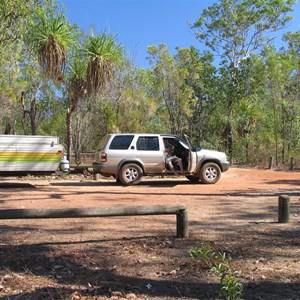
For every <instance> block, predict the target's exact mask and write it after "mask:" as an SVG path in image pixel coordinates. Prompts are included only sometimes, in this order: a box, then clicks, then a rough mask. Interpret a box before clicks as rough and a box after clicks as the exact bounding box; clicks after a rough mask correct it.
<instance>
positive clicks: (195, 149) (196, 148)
mask: <svg viewBox="0 0 300 300" xmlns="http://www.w3.org/2000/svg"><path fill="white" fill-rule="evenodd" d="M193 150H194V151H195V152H199V151H200V150H201V147H200V145H196V146H195V147H194V149H193Z"/></svg>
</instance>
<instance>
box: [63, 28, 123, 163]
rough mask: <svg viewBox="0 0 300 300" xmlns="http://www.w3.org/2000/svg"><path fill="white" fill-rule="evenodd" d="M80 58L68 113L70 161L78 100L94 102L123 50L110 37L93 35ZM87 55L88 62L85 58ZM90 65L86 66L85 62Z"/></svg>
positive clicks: (73, 68) (73, 72) (73, 75)
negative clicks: (73, 118)
mask: <svg viewBox="0 0 300 300" xmlns="http://www.w3.org/2000/svg"><path fill="white" fill-rule="evenodd" d="M83 50H84V51H81V50H79V51H78V53H77V54H78V55H77V56H76V57H74V58H73V62H72V65H71V66H70V69H71V78H70V81H69V82H70V85H69V89H68V90H69V97H70V100H71V107H70V109H69V110H68V113H67V140H68V159H69V160H70V153H71V144H72V135H71V133H72V129H71V115H72V112H73V111H74V110H75V109H76V107H77V104H78V101H79V100H86V99H87V98H89V99H93V98H94V99H95V98H97V96H98V95H99V94H100V93H101V91H102V90H103V88H104V87H105V86H106V84H107V83H109V82H110V80H111V79H112V78H113V73H114V72H113V71H114V66H115V64H116V63H117V62H118V61H119V60H120V59H121V58H122V57H123V48H122V47H121V46H120V45H119V44H118V43H116V41H115V39H114V37H113V36H111V35H107V34H105V33H103V34H100V35H97V36H95V35H93V34H91V35H90V36H89V37H88V38H87V40H86V43H85V44H84V46H83ZM86 56H87V58H88V59H86ZM86 62H87V63H86Z"/></svg>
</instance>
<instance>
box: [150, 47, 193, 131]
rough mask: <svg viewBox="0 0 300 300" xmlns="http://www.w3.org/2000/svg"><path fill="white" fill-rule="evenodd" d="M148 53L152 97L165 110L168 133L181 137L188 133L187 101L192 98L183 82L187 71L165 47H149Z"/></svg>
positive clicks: (188, 115) (188, 113) (189, 90)
mask: <svg viewBox="0 0 300 300" xmlns="http://www.w3.org/2000/svg"><path fill="white" fill-rule="evenodd" d="M148 53H149V54H150V56H149V58H148V59H149V61H150V63H151V65H152V66H153V74H154V75H153V81H154V84H153V88H154V95H155V96H156V97H157V98H158V99H160V101H161V102H162V103H164V105H165V107H166V109H167V112H168V118H169V127H170V129H169V130H170V132H171V133H173V134H179V135H182V134H183V132H187V131H188V119H189V118H190V116H191V113H190V110H189V99H191V98H192V97H193V93H192V91H191V89H190V88H189V86H188V85H187V84H186V81H185V80H186V79H187V77H188V70H187V68H185V67H184V66H183V65H180V62H179V61H178V60H179V59H178V58H176V57H173V56H172V55H171V54H170V53H169V50H168V48H167V46H166V45H163V44H161V45H159V46H158V47H155V46H150V47H148Z"/></svg>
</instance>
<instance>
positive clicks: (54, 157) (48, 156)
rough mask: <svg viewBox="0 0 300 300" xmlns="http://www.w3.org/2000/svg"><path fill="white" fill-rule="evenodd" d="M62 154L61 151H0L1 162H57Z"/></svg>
mask: <svg viewBox="0 0 300 300" xmlns="http://www.w3.org/2000/svg"><path fill="white" fill-rule="evenodd" d="M62 156H63V153H62V152H57V153H47V152H0V161H1V162H12V161H15V162H38V161H41V162H42V161H43V162H59V161H60V160H61V158H62Z"/></svg>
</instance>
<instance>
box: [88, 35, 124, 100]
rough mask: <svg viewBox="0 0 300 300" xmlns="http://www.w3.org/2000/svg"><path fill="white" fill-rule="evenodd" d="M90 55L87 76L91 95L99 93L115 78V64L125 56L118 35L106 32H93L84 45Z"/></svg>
mask: <svg viewBox="0 0 300 300" xmlns="http://www.w3.org/2000/svg"><path fill="white" fill-rule="evenodd" d="M84 51H85V52H86V53H87V55H88V57H89V61H88V66H87V71H86V74H87V75H86V78H87V92H88V94H89V95H99V93H100V92H103V91H102V89H103V87H105V86H106V85H107V84H108V83H109V82H110V81H111V80H112V78H113V71H114V67H115V64H116V63H118V62H119V61H120V60H121V59H122V58H123V56H124V51H123V47H122V46H121V44H119V43H118V42H117V41H116V37H115V36H113V35H109V34H106V33H102V34H99V35H94V34H91V35H90V36H89V37H88V39H87V42H86V44H85V46H84Z"/></svg>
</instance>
